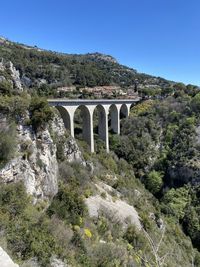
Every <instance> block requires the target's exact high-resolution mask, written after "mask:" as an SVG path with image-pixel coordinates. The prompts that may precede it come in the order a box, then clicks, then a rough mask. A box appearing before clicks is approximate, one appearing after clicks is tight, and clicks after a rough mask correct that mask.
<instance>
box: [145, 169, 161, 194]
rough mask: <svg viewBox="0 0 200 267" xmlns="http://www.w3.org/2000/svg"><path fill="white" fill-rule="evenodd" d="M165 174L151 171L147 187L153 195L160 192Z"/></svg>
mask: <svg viewBox="0 0 200 267" xmlns="http://www.w3.org/2000/svg"><path fill="white" fill-rule="evenodd" d="M162 178H163V174H162V173H161V172H157V171H155V170H153V171H151V172H150V173H149V174H148V175H147V178H146V180H145V185H146V187H147V188H148V189H149V191H151V193H153V194H156V193H158V192H159V191H160V189H161V187H162V185H163V180H162Z"/></svg>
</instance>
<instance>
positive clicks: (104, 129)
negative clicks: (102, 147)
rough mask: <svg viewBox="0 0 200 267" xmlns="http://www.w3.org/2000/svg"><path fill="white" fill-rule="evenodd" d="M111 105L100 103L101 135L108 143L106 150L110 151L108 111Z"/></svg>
mask: <svg viewBox="0 0 200 267" xmlns="http://www.w3.org/2000/svg"><path fill="white" fill-rule="evenodd" d="M109 107H110V105H106V104H105V105H98V106H97V108H98V112H99V126H98V132H99V137H100V138H101V139H102V140H103V141H105V143H106V152H109V136H108V113H109Z"/></svg>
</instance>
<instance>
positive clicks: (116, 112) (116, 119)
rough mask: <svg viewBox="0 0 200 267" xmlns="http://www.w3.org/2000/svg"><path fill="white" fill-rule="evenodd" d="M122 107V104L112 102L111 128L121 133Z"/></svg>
mask: <svg viewBox="0 0 200 267" xmlns="http://www.w3.org/2000/svg"><path fill="white" fill-rule="evenodd" d="M120 108H121V104H112V105H111V107H110V117H111V129H112V130H113V132H114V133H116V134H120Z"/></svg>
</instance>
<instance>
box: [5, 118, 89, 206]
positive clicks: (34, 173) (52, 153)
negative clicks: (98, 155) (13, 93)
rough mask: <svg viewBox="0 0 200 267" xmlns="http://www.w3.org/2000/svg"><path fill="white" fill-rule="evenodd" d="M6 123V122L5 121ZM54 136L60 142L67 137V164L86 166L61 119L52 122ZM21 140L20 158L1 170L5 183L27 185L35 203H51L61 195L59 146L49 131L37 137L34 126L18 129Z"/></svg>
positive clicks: (21, 125) (18, 154)
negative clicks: (42, 201)
mask: <svg viewBox="0 0 200 267" xmlns="http://www.w3.org/2000/svg"><path fill="white" fill-rule="evenodd" d="M3 123H4V124H5V123H6V121H5V120H3ZM51 132H52V134H53V135H54V136H55V135H56V136H57V138H61V137H62V138H63V136H64V143H63V153H64V156H65V157H66V161H68V162H73V161H78V162H81V163H83V164H85V162H84V160H83V157H82V153H81V151H80V149H79V147H78V145H77V143H76V141H75V140H74V139H73V138H71V137H68V138H66V137H65V127H64V124H63V121H62V119H61V118H59V116H56V117H55V119H54V121H53V122H52V125H51ZM17 136H18V137H17V138H18V147H17V152H16V157H15V158H14V159H12V160H11V161H10V162H8V163H7V164H6V165H5V166H4V167H3V168H2V169H1V170H0V179H1V182H4V183H11V182H19V181H23V182H24V184H25V187H26V191H27V193H28V194H30V195H32V196H33V198H34V202H37V201H38V200H49V199H51V198H52V197H53V196H54V195H55V194H56V193H57V191H58V161H57V156H56V153H57V146H56V143H55V142H54V141H53V139H52V136H51V134H50V130H49V129H47V128H46V129H44V130H40V131H39V132H37V133H35V132H34V131H33V130H32V127H31V126H25V125H23V123H21V124H19V125H18V126H17ZM65 138H66V139H65Z"/></svg>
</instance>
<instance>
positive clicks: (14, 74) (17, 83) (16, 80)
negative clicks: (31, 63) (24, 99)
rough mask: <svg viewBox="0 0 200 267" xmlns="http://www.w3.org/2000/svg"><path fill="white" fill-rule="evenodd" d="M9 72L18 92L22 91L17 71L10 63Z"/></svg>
mask: <svg viewBox="0 0 200 267" xmlns="http://www.w3.org/2000/svg"><path fill="white" fill-rule="evenodd" d="M9 70H10V73H11V77H12V79H13V82H14V84H15V87H16V88H17V89H18V90H19V91H23V87H22V84H21V80H20V76H19V71H18V70H16V68H15V67H14V65H13V63H12V62H11V61H10V62H9Z"/></svg>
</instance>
